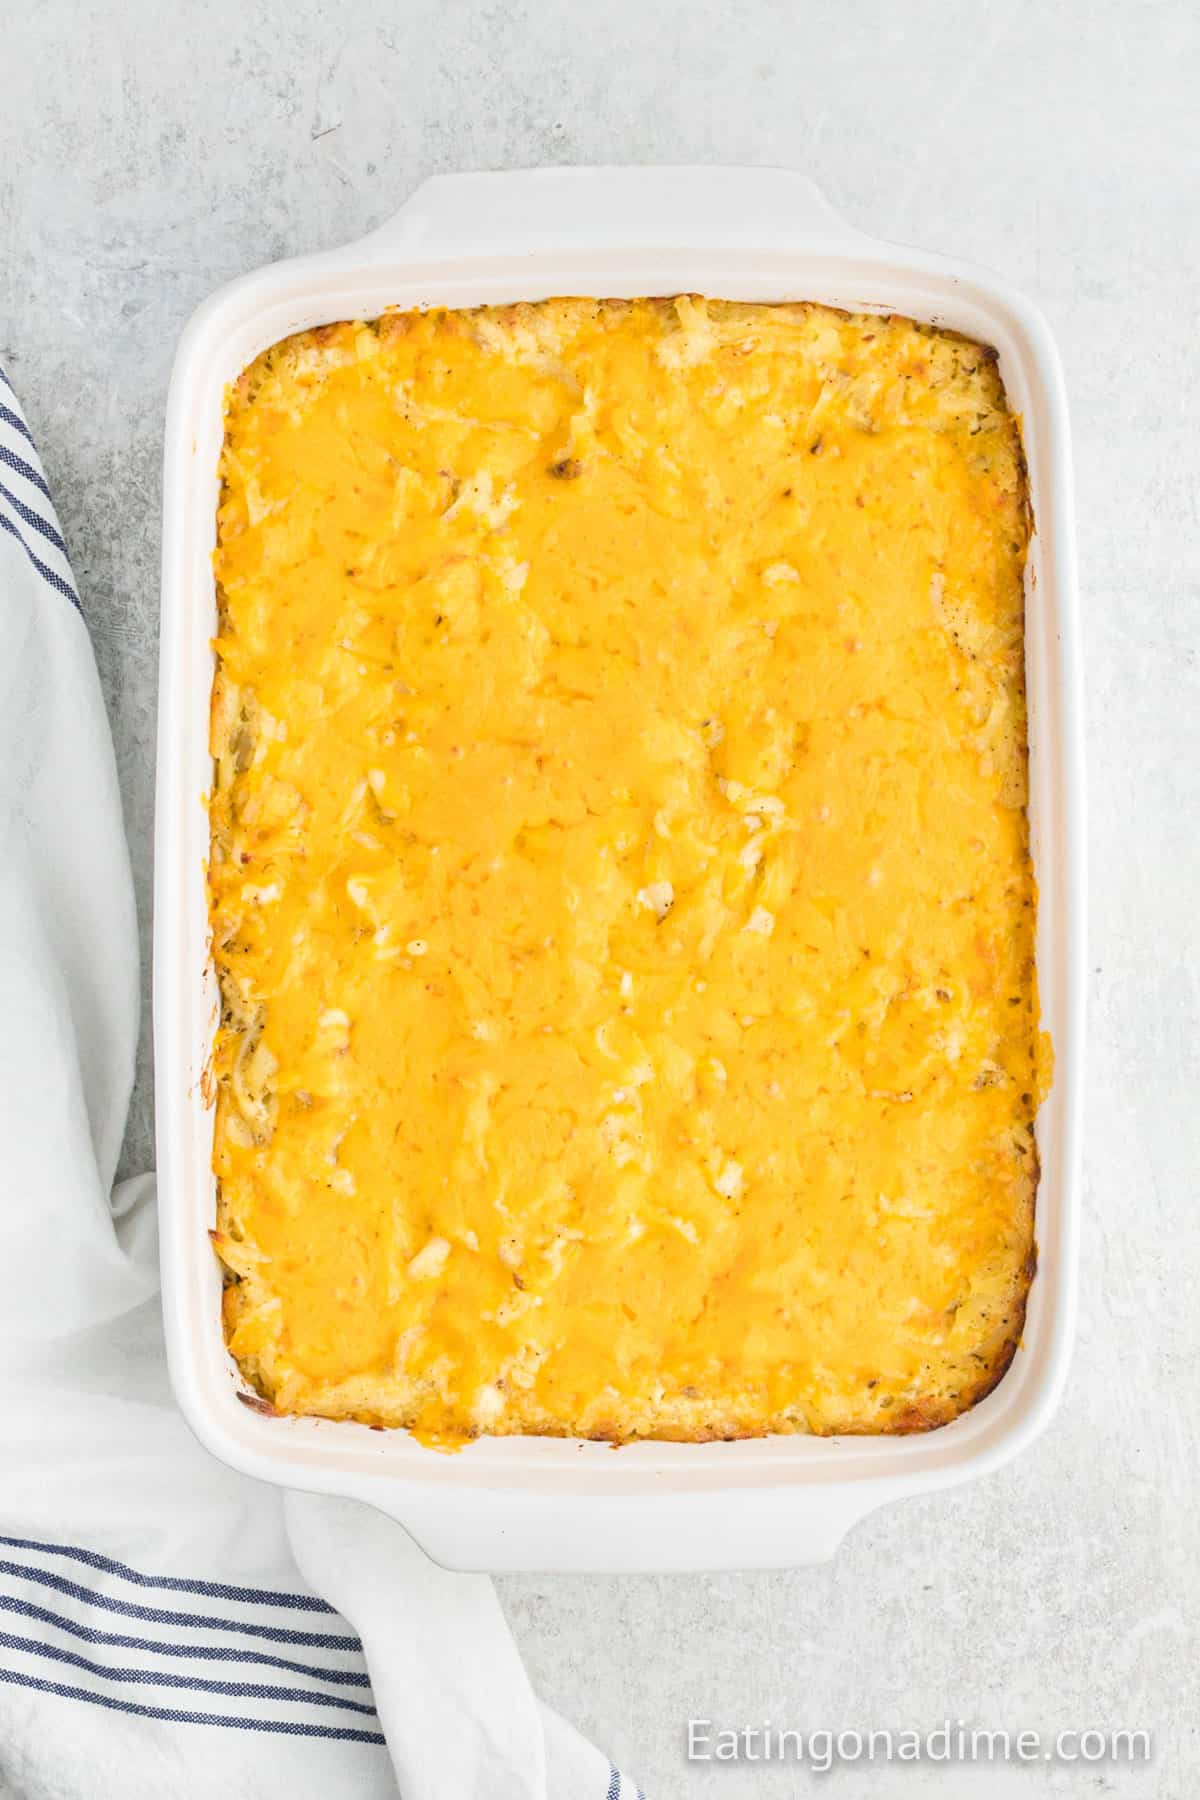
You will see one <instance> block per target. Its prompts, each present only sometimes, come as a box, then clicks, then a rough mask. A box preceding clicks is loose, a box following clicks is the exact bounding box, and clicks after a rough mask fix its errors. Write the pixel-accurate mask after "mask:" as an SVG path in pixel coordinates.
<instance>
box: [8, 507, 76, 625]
mask: <svg viewBox="0 0 1200 1800" xmlns="http://www.w3.org/2000/svg"><path fill="white" fill-rule="evenodd" d="M0 530H4V531H7V532H10V533H11V534H12V536H13V537H15V538H16V540H17V542H18V544H20V546H21V548H22V550H24V552H25V554H26V556H27V557H28V558H29V560H30V562H31V563H32V564H33V566H34V568H35V569H36V570H37V572H38V574H39V575H40V576H41V577H42V580H43V581H48V582H49V583H50V586H51V587H52V588H56V589H57V590H58V592H59V593H60V594H62V596H63V597H64V599H67V600H69V601H70V602H71V605H72V606H73V607H74V608H75V610H76V611H77V612H82V611H83V608H82V607H81V606H80V604H79V595H78V594H77V593H76V592H75V589H74V588H73V587H72V586H71V584H70V582H69V581H64V580H63V578H62V576H61V575H57V574H55V572H54V570H53V569H52V568H50V567H49V566H48V565H47V564H46V563H44V562H43V561H42V559H41V557H40V556H35V555H34V553H33V551H32V550H31V549H30V548H29V545H28V544H27V543H26V542H25V539H24V537H23V536H22V535H21V533H20V531H19V530H18V529H17V527H16V525H14V524H13V521H12V520H11V519H10V518H9V517H8V515H7V513H5V512H2V511H0Z"/></svg>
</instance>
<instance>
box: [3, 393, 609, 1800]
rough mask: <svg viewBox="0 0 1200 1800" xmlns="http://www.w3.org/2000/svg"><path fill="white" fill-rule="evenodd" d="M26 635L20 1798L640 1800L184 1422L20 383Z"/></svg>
mask: <svg viewBox="0 0 1200 1800" xmlns="http://www.w3.org/2000/svg"><path fill="white" fill-rule="evenodd" d="M0 621H2V623H3V630H4V635H5V641H6V644H7V650H6V653H5V656H4V658H3V660H2V662H0V686H2V704H0V970H2V976H0V992H2V993H3V996H4V1011H5V1019H4V1024H5V1029H4V1031H3V1033H0V1121H2V1129H3V1143H4V1156H5V1162H6V1167H7V1169H8V1175H7V1177H6V1179H5V1181H4V1182H3V1184H0V1370H2V1371H3V1374H2V1375H0V1383H2V1412H0V1418H2V1420H3V1424H2V1425H0V1794H5V1795H7V1794H11V1795H17V1796H20V1797H21V1800H51V1797H53V1800H110V1797H111V1800H141V1797H142V1796H146V1797H147V1800H150V1797H151V1796H152V1797H153V1800H166V1797H168V1796H182V1797H185V1800H192V1797H193V1796H197V1797H198V1796H207V1795H213V1796H216V1795H220V1796H222V1800H227V1796H229V1795H231V1794H232V1795H236V1796H237V1800H259V1797H261V1800H285V1797H286V1800H307V1797H308V1796H312V1797H313V1800H316V1797H317V1796H321V1800H336V1797H338V1796H342V1795H353V1796H355V1797H356V1800H376V1797H378V1800H384V1797H385V1796H387V1797H389V1800H395V1796H396V1794H397V1792H399V1793H400V1794H401V1795H402V1796H403V1800H633V1796H634V1794H635V1793H636V1791H637V1790H636V1789H635V1788H634V1785H633V1783H632V1782H630V1781H628V1780H626V1779H623V1778H622V1777H621V1775H620V1774H619V1773H618V1772H617V1770H615V1769H614V1768H613V1767H612V1766H611V1764H610V1763H609V1762H608V1760H607V1758H605V1757H603V1756H601V1755H600V1753H599V1752H598V1751H597V1750H595V1749H594V1748H593V1747H592V1746H591V1745H589V1744H587V1743H585V1742H584V1740H583V1738H581V1737H580V1736H579V1734H578V1733H577V1732H576V1731H575V1730H574V1729H573V1728H572V1727H571V1726H569V1725H568V1724H567V1723H566V1722H565V1721H564V1720H562V1719H560V1718H559V1717H558V1716H557V1715H556V1714H554V1713H552V1712H551V1711H550V1710H549V1709H548V1708H546V1707H543V1706H541V1705H540V1704H539V1703H538V1702H537V1700H536V1699H535V1697H534V1695H533V1693H532V1690H531V1688H530V1686H529V1682H528V1679H527V1677H526V1675H525V1672H524V1669H523V1668H522V1665H521V1662H520V1659H519V1657H518V1655H517V1651H516V1647H515V1645H514V1643H513V1640H512V1637H511V1635H510V1634H509V1631H508V1628H507V1626H506V1625H505V1623H504V1619H503V1615H502V1613H501V1611H500V1607H499V1603H498V1601H497V1599H496V1596H495V1593H494V1591H493V1589H492V1585H491V1583H490V1581H488V1580H487V1579H486V1578H485V1577H482V1576H463V1575H452V1574H448V1573H447V1572H446V1571H445V1570H442V1569H439V1568H437V1567H436V1566H435V1565H434V1564H432V1563H431V1562H429V1560H428V1559H427V1558H426V1557H425V1556H424V1555H423V1554H422V1553H421V1552H420V1551H419V1550H418V1549H417V1548H416V1546H415V1545H414V1544H412V1543H411V1541H410V1540H409V1539H408V1538H407V1537H406V1536H405V1534H404V1533H403V1532H402V1531H401V1530H400V1529H399V1527H398V1526H396V1525H394V1524H393V1523H391V1522H390V1521H388V1520H386V1519H384V1518H383V1517H382V1516H380V1515H377V1514H375V1513H374V1512H373V1511H372V1510H371V1509H369V1508H366V1507H361V1506H356V1505H355V1504H353V1503H351V1502H340V1501H333V1500H328V1499H318V1498H316V1497H313V1496H299V1495H293V1496H288V1497H287V1500H288V1511H287V1512H286V1513H285V1506H284V1496H283V1495H282V1494H281V1493H280V1492H279V1491H278V1490H277V1489H273V1488H269V1487H264V1486H262V1485H261V1484H259V1483H257V1482H252V1481H249V1480H246V1479H244V1478H242V1477H241V1476H237V1475H234V1474H233V1473H232V1472H231V1471H230V1470H228V1469H226V1468H224V1467H223V1466H222V1465H221V1464H219V1463H217V1462H215V1461H214V1460H213V1459H212V1458H211V1457H210V1456H208V1455H207V1453H206V1452H205V1451H203V1450H202V1449H201V1448H200V1446H199V1445H198V1444H197V1443H196V1442H195V1441H194V1440H193V1439H192V1437H191V1435H190V1434H189V1432H188V1431H187V1429H186V1428H185V1426H184V1425H183V1422H182V1420H181V1418H180V1416H179V1414H178V1413H177V1411H176V1409H175V1407H174V1404H173V1401H172V1398H171V1394H170V1390H169V1388H168V1385H167V1378H166V1371H165V1363H164V1358H163V1349H162V1338H161V1331H160V1325H159V1308H158V1299H157V1290H158V1274H157V1242H156V1230H155V1197H154V1181H153V1177H152V1176H150V1175H143V1176H138V1177H136V1178H135V1179H133V1180H131V1181H126V1182H123V1183H121V1184H120V1185H118V1186H117V1187H115V1188H114V1187H113V1178H114V1173H115V1170H116V1166H117V1156H118V1152H119V1149H120V1145H121V1138H122V1132H123V1129H124V1123H125V1113H126V1108H127V1105H128V1100H129V1091H130V1085H131V1082H132V1075H133V1060H134V1048H135V1044H136V1039H137V992H138V976H137V932H136V922H135V917H134V907H133V898H132V889H131V884H130V876H129V866H128V858H127V854H126V849H125V841H124V837H123V833H122V827H121V810H120V798H119V794H118V790H117V780H116V770H115V765H114V761H113V753H112V745H111V743H110V740H109V733H108V725H107V721H106V718H105V712H104V705H103V701H102V698H101V695H100V689H99V683H98V681H97V677H96V670H95V665H94V663H93V659H92V653H91V647H90V644H89V642H88V636H87V632H86V629H85V627H84V623H83V619H82V616H81V613H80V609H79V600H78V595H77V592H76V587H75V582H74V577H73V575H72V573H71V567H70V563H69V561H68V558H67V552H66V546H65V544H64V542H63V539H62V535H61V533H60V531H59V526H58V521H57V519H56V517H55V513H54V508H53V505H52V503H51V498H50V490H49V488H48V487H47V485H46V480H45V476H44V474H43V471H42V467H41V463H40V462H39V460H38V456H37V453H36V451H35V449H34V446H33V440H32V438H31V436H30V433H29V429H28V425H27V423H26V420H25V417H24V415H23V413H22V411H21V408H20V406H19V404H18V402H17V399H16V395H15V394H14V393H13V391H12V388H11V386H10V385H9V383H8V380H7V377H6V376H5V375H4V374H3V371H0ZM289 1527H290V1530H291V1533H292V1536H291V1537H290V1538H289ZM381 1592H385V1593H386V1595H387V1599H388V1604H387V1606H386V1607H381V1606H380V1605H379V1603H378V1599H379V1595H380V1593H381ZM322 1593H324V1594H327V1595H328V1596H329V1599H332V1600H333V1601H334V1602H335V1604H336V1605H337V1606H338V1607H339V1608H340V1609H341V1611H340V1612H338V1611H335V1610H334V1607H333V1606H331V1605H330V1604H329V1601H328V1600H327V1599H324V1598H320V1597H318V1596H319V1595H320V1594H322ZM348 1621H353V1625H352V1624H351V1623H348ZM354 1626H358V1627H359V1631H358V1632H356V1630H355V1629H354Z"/></svg>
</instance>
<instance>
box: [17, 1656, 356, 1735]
mask: <svg viewBox="0 0 1200 1800" xmlns="http://www.w3.org/2000/svg"><path fill="white" fill-rule="evenodd" d="M0 1681H3V1682H7V1683H8V1685H9V1686H10V1687H25V1688H34V1689H35V1690H36V1691H37V1692H38V1693H40V1694H58V1695H60V1696H61V1697H62V1698H63V1699H64V1700H86V1701H88V1702H89V1703H90V1704H91V1705H92V1706H106V1707H108V1708H109V1709H110V1711H112V1712H124V1713H136V1714H138V1715H139V1717H141V1718H143V1719H165V1720H166V1721H167V1722H168V1723H169V1724H172V1725H224V1726H228V1727H232V1728H233V1729H234V1730H235V1731H274V1732H281V1733H283V1734H284V1735H285V1736H287V1737H319V1738H338V1739H341V1740H342V1741H343V1742H350V1743H354V1744H382V1743H383V1742H384V1736H383V1733H382V1732H381V1731H359V1730H357V1729H355V1728H354V1727H351V1726H347V1725H314V1724H308V1723H306V1722H305V1721H303V1720H300V1719H254V1718H233V1717H231V1716H230V1715H228V1714H225V1713H196V1712H180V1711H177V1710H176V1709H175V1708H174V1707H167V1706H142V1705H141V1704H140V1703H139V1702H138V1701H136V1700H118V1699H117V1698H116V1696H115V1695H113V1694H95V1693H93V1692H92V1691H91V1689H90V1688H81V1687H69V1686H68V1685H67V1684H66V1683H64V1682H57V1681H43V1680H42V1679H41V1678H40V1677H39V1676H36V1675H25V1674H23V1673H21V1672H19V1671H18V1670H16V1669H3V1668H0Z"/></svg>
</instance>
